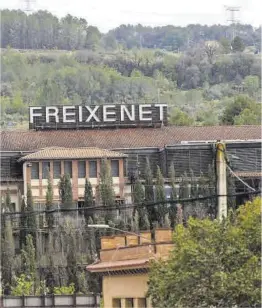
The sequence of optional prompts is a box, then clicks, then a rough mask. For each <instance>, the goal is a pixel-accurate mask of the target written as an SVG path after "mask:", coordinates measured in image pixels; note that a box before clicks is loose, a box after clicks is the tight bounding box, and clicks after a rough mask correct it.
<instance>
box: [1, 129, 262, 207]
mask: <svg viewBox="0 0 262 308" xmlns="http://www.w3.org/2000/svg"><path fill="white" fill-rule="evenodd" d="M218 140H221V141H224V142H225V143H226V150H227V158H228V163H229V164H230V166H231V167H232V170H234V172H235V174H236V175H238V176H240V177H242V178H243V179H245V181H247V182H248V183H250V185H252V187H253V186H254V188H255V189H259V187H260V183H261V180H260V178H261V126H258V125H244V126H211V127H176V126H163V127H159V128H153V127H151V128H129V129H123V128H122V129H113V128H112V129H94V130H90V129H82V130H72V129H68V130H63V129H61V130H50V131H39V130H38V131H35V130H31V131H2V132H1V185H0V187H1V194H2V196H4V195H5V193H6V191H7V189H9V191H10V193H11V200H12V204H13V208H14V210H16V211H18V210H19V199H21V196H23V195H25V194H26V187H27V184H29V183H30V184H31V187H32V191H33V195H34V198H35V200H36V202H38V203H42V202H44V199H45V192H46V187H47V174H48V172H50V174H51V177H52V181H53V184H54V186H55V187H54V194H55V200H56V201H58V196H59V194H58V187H57V183H58V181H59V176H60V175H62V174H65V173H69V174H70V176H71V179H72V186H73V197H74V200H75V201H76V202H79V203H81V202H82V201H83V191H84V182H85V178H88V179H89V180H90V181H91V183H92V185H93V191H94V193H95V187H96V186H97V184H98V183H99V172H100V171H99V170H100V164H101V160H102V159H103V158H107V159H108V160H109V161H110V166H111V169H112V172H113V173H112V178H113V182H114V189H115V194H116V197H117V199H118V200H119V202H120V203H121V202H125V203H126V204H130V203H132V198H131V195H132V192H131V186H132V183H133V182H134V181H135V179H136V178H137V177H140V178H143V176H144V170H145V165H146V164H147V163H149V164H150V166H151V169H152V172H153V176H155V175H156V169H157V166H159V167H160V168H161V172H162V174H163V176H164V179H165V182H166V184H167V185H168V182H169V177H170V166H171V165H173V166H174V169H175V172H176V180H177V182H178V184H179V181H180V179H181V177H182V176H183V175H184V174H185V173H186V174H188V175H189V174H193V175H194V176H195V177H199V176H200V175H203V176H206V175H208V173H209V172H210V170H211V172H213V173H214V174H215V157H216V154H215V143H216V141H218ZM94 152H97V153H98V152H99V155H98V156H97V155H96V154H97V153H96V154H94ZM58 153H59V154H58ZM92 153H93V154H92ZM59 155H60V156H59ZM238 184H239V186H238V188H237V189H238V191H239V192H241V191H242V190H243V189H245V188H244V187H242V186H241V185H242V184H241V183H238ZM239 202H241V200H240V201H239Z"/></svg>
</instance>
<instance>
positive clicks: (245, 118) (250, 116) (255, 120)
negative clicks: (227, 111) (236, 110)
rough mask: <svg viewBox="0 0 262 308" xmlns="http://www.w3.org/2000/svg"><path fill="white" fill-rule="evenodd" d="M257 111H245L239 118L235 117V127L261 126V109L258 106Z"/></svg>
mask: <svg viewBox="0 0 262 308" xmlns="http://www.w3.org/2000/svg"><path fill="white" fill-rule="evenodd" d="M256 109H257V111H255V110H251V109H248V108H246V109H244V110H243V111H242V112H241V113H240V114H239V115H238V116H235V117H234V119H233V120H234V125H251V124H252V125H260V124H261V108H260V107H259V106H257V108H256Z"/></svg>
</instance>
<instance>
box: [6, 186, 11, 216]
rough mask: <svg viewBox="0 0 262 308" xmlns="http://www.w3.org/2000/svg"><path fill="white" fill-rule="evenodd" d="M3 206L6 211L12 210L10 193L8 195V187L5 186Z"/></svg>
mask: <svg viewBox="0 0 262 308" xmlns="http://www.w3.org/2000/svg"><path fill="white" fill-rule="evenodd" d="M5 208H6V210H7V211H8V212H11V211H12V205H11V195H10V189H9V188H7V191H6V196H5Z"/></svg>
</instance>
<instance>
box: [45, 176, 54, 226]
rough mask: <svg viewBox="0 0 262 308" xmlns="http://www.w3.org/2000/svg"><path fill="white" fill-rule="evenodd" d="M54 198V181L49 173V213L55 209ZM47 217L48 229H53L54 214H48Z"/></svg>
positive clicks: (47, 198) (47, 203) (47, 197)
mask: <svg viewBox="0 0 262 308" xmlns="http://www.w3.org/2000/svg"><path fill="white" fill-rule="evenodd" d="M53 197H54V192H53V184H52V179H51V177H50V173H48V180H47V190H46V197H45V199H46V210H47V211H50V210H51V209H52V207H53ZM46 215H47V225H48V228H49V229H51V228H52V227H53V225H54V217H53V213H47V214H46Z"/></svg>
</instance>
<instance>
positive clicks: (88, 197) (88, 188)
mask: <svg viewBox="0 0 262 308" xmlns="http://www.w3.org/2000/svg"><path fill="white" fill-rule="evenodd" d="M93 205H94V200H93V189H92V185H91V183H90V181H88V179H86V181H85V193H84V208H88V207H92V206H93ZM84 216H85V219H86V221H88V218H89V216H90V211H88V209H85V210H84Z"/></svg>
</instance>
